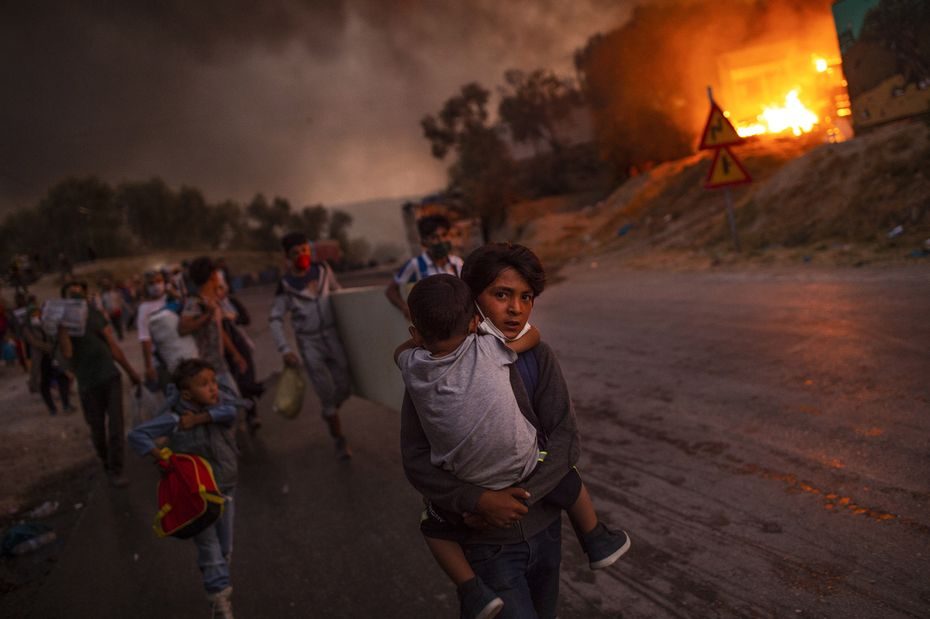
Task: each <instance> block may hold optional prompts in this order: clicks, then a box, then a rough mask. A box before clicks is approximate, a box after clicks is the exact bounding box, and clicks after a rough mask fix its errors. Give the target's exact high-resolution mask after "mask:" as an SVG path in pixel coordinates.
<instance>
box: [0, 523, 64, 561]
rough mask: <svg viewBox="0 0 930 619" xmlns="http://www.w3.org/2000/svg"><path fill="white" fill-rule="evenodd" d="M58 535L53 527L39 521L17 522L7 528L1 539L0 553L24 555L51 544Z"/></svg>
mask: <svg viewBox="0 0 930 619" xmlns="http://www.w3.org/2000/svg"><path fill="white" fill-rule="evenodd" d="M56 538H57V536H56V535H55V532H54V531H52V529H51V527H49V526H47V525H44V524H41V523H38V522H23V523H20V524H15V525H13V526H11V527H10V528H9V529H7V530H6V533H4V535H3V540H2V541H0V554H3V555H24V554H26V553H29V552H33V551H34V550H38V549H39V548H41V547H42V546H45V545H46V544H51V543H52V542H54V541H55V539H56Z"/></svg>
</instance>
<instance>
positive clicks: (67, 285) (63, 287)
mask: <svg viewBox="0 0 930 619" xmlns="http://www.w3.org/2000/svg"><path fill="white" fill-rule="evenodd" d="M73 286H80V287H81V290H83V291H84V294H85V295H86V294H87V282H81V281H73V282H66V283H64V284H62V285H61V291H60V292H61V298H62V299H64V298H66V297H67V296H68V290H70V289H71V288H72V287H73Z"/></svg>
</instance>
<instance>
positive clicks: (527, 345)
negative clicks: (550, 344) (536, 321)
mask: <svg viewBox="0 0 930 619" xmlns="http://www.w3.org/2000/svg"><path fill="white" fill-rule="evenodd" d="M540 339H541V336H540V335H539V329H537V328H536V327H534V326H532V325H530V328H529V330H528V331H527V332H526V333H524V334H523V335H522V336H521V337H518V338H517V339H515V340H511V341H510V342H504V344H505V345H506V346H507V348H509V349H510V350H512V351H514V352H515V353H517V354H518V355H519V354H520V353H525V352H526V351H528V350H530V349H531V348H536V345H537V344H539V341H540Z"/></svg>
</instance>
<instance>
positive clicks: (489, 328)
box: [475, 303, 530, 343]
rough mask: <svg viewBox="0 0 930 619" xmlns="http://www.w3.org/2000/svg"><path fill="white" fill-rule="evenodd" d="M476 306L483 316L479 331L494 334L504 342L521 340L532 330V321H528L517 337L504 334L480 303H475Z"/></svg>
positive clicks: (479, 313)
mask: <svg viewBox="0 0 930 619" xmlns="http://www.w3.org/2000/svg"><path fill="white" fill-rule="evenodd" d="M475 307H477V308H478V315H479V316H481V322H480V323H479V324H478V331H479V332H481V333H484V334H487V335H493V336H494V337H496V338H497V339H499V340H500V341H502V342H505V343H506V342H513V341H515V340H519V339H520V338H521V337H523V336H524V335H526V332H527V331H529V330H530V323H529V322H527V323H526V324H525V325H523V329H521V330H520V333H518V334H517V336H516V337H515V338H509V337H507V336H506V335H504V334H503V333H502V332H501V330H500V329H498V328H497V327H496V326H494V323H493V322H491V321H490V320H488V317H487V316H485V315H484V312H482V311H481V308H480V307H478V304H477V303H475Z"/></svg>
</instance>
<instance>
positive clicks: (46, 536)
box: [10, 531, 57, 555]
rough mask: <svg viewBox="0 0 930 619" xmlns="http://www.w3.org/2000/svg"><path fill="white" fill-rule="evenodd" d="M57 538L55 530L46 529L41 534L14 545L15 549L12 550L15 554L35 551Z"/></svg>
mask: <svg viewBox="0 0 930 619" xmlns="http://www.w3.org/2000/svg"><path fill="white" fill-rule="evenodd" d="M56 539H57V536H56V535H55V532H54V531H46V532H45V533H42V534H40V535H36V536H35V537H33V538H32V539H27V540H26V541H25V542H20V543H18V544H16V545H15V546H13V549H12V550H11V551H10V552H12V553H13V554H14V555H24V554H26V553H27V552H33V551H35V550H38V549H39V548H41V547H42V546H45V545H46V544H51V543H52V542H54V541H55V540H56Z"/></svg>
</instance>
